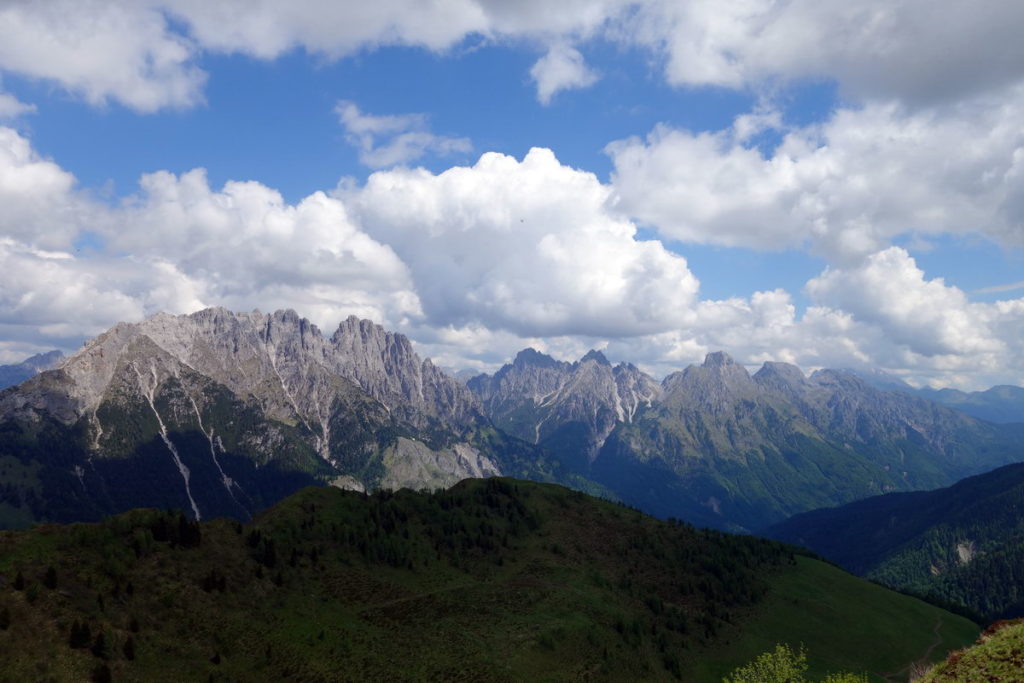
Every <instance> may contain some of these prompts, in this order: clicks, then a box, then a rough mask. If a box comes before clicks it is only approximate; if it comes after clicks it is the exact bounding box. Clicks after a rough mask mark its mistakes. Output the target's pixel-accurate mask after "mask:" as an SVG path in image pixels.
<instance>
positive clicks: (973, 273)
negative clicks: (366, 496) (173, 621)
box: [0, 0, 1024, 388]
mask: <svg viewBox="0 0 1024 683" xmlns="http://www.w3.org/2000/svg"><path fill="white" fill-rule="evenodd" d="M982 4H984V5H986V6H987V9H988V10H989V11H987V12H977V11H972V9H971V8H972V7H974V8H975V9H976V8H977V3H968V2H953V3H948V4H947V5H944V9H943V10H941V11H935V10H934V7H931V6H929V5H927V3H922V2H921V1H919V0H899V1H898V2H881V1H880V0H878V1H876V0H863V1H861V2H854V3H849V2H839V1H838V0H835V1H833V0H829V1H827V2H821V3H811V2H809V1H801V0H790V1H788V2H783V3H774V4H773V3H767V2H764V3H762V2H753V3H747V4H745V5H744V6H743V7H738V6H729V7H724V6H722V5H721V4H716V3H713V2H707V1H706V0H693V1H691V2H683V3H667V2H660V1H659V0H647V1H644V2H625V1H622V2H620V1H617V0H608V1H606V2H589V3H585V2H580V3H573V2H568V3H565V5H564V6H559V7H553V6H551V5H547V4H545V3H539V2H537V3H534V2H525V3H522V4H521V5H516V6H508V5H502V4H500V3H491V2H487V1H486V0H460V1H459V2H455V3H451V5H450V6H449V7H447V8H446V9H445V10H444V12H446V14H444V15H442V14H440V12H439V11H434V12H433V13H430V12H428V13H427V14H426V15H420V16H417V15H416V11H415V6H414V5H410V4H408V3H405V2H403V1H402V0H388V1H387V2H381V3H379V6H377V5H375V6H374V7H373V8H367V7H365V6H364V7H362V8H360V7H359V6H356V5H350V4H347V3H340V4H339V3H326V2H317V1H315V0H305V1H303V2H298V3H295V5H294V6H293V7H291V8H290V9H283V8H282V7H279V6H276V5H275V4H273V3H266V4H256V5H252V4H246V3H230V2H227V3H223V4H222V5H219V6H217V7H215V8H213V9H210V8H208V7H204V5H203V4H202V3H193V2H188V1H186V0H182V1H180V2H176V1H171V0H168V1H166V2H163V1H157V0H152V1H151V2H144V3H135V4H120V3H72V2H66V3H61V2H54V3H51V4H48V5H39V4H35V3H18V2H15V3H10V4H8V5H5V6H3V7H0V44H3V45H5V46H6V47H3V48H0V79H2V80H0V130H2V131H4V135H3V136H0V199H2V200H4V203H5V205H6V206H8V207H9V208H8V209H7V211H6V214H7V216H6V217H3V216H0V247H2V253H0V262H2V263H3V264H4V265H5V268H4V270H5V271H6V273H7V275H6V278H7V281H6V282H0V284H2V285H3V288H2V289H3V294H2V295H0V362H3V361H14V360H18V359H19V358H20V357H22V356H24V355H28V354H29V353H31V352H34V351H37V350H42V349H46V348H50V347H53V346H58V347H62V348H65V349H67V350H71V349H73V348H74V347H75V346H77V345H78V344H79V343H80V342H81V340H82V339H84V338H86V337H87V336H90V335H93V334H96V333H98V332H99V331H102V330H103V329H105V328H106V327H109V326H110V325H112V324H114V323H116V322H118V321H119V320H122V319H137V318H140V317H142V316H145V315H150V314H152V313H155V312H156V311H158V310H168V311H170V312H173V313H187V312H190V311H191V310H194V309H195V308H199V307H202V306H208V305H226V306H229V307H233V308H243V307H244V308H252V307H260V308H261V309H272V308H277V307H283V306H287V307H292V308H295V309H296V310H297V311H299V313H301V314H303V315H307V316H309V317H311V318H312V319H313V320H314V321H315V322H317V323H318V324H319V325H321V326H323V327H325V328H327V329H328V330H329V329H330V328H331V327H332V326H334V325H336V324H337V323H338V322H339V321H340V320H341V319H342V318H344V317H345V316H346V315H348V314H349V313H355V314H357V315H362V316H367V317H371V318H374V319H375V320H377V321H378V322H381V323H383V324H385V325H387V326H389V327H391V328H393V329H398V330H401V331H403V332H405V333H407V334H409V335H410V336H411V337H412V338H413V339H414V341H416V342H417V344H418V345H419V346H420V348H421V350H422V351H423V352H424V353H426V354H428V355H432V356H434V357H435V358H437V359H438V360H439V361H440V362H442V363H444V364H446V365H449V366H451V367H473V368H478V369H488V368H492V367H494V365H495V364H496V363H500V362H501V361H502V360H504V359H506V358H508V357H509V356H510V355H512V354H513V353H514V352H515V351H516V350H517V349H518V348H521V347H522V346H526V345H533V346H536V347H539V348H542V349H544V350H547V351H549V352H551V353H553V354H555V355H558V356H562V357H566V358H572V357H576V356H577V355H578V354H581V353H582V352H583V351H585V350H586V349H587V348H589V347H591V346H594V347H601V348H605V349H606V352H607V353H608V354H609V356H611V357H612V358H613V359H614V360H633V361H636V362H639V363H640V364H641V365H643V366H644V367H647V368H649V369H651V370H652V371H654V372H659V373H660V372H666V371H668V370H670V369H672V368H675V367H678V366H680V365H685V364H687V363H690V362H699V361H700V360H701V358H702V357H703V354H704V353H706V352H708V351H711V350H716V349H719V348H724V349H725V350H727V351H729V352H730V353H732V354H733V355H735V356H736V357H737V358H738V359H740V360H741V362H744V363H747V364H748V365H750V366H752V367H753V366H755V365H757V364H758V363H760V362H762V361H764V360H768V359H779V360H786V361H791V362H796V363H798V364H800V365H801V366H803V367H805V368H806V369H811V368H814V367H821V366H825V365H833V366H834V365H843V366H870V367H880V368H884V369H886V370H889V371H891V372H895V373H898V374H901V375H903V376H904V377H906V378H907V379H909V380H910V381H912V382H917V383H929V384H948V385H955V386H964V387H969V388H973V387H978V386H984V385H987V384H991V383H995V382H1010V383H1017V384H1020V383H1024V355H1022V352H1021V350H1020V345H1019V343H1018V339H1019V334H1020V332H1021V331H1024V298H1022V297H1024V285H1021V286H1020V287H1013V286H1012V285H1018V284H1020V283H1022V282H1024V250H1022V245H1024V228H1022V225H1024V223H1022V221H1024V133H1022V131H1021V130H1020V127H1019V125H1018V124H1017V122H1018V121H1020V120H1024V119H1021V118H1019V117H1018V116H1017V114H1018V113H1021V112H1020V110H1021V109H1024V93H1022V88H1024V86H1022V84H1021V81H1022V79H1024V48H1021V47H1020V46H1019V41H1017V40H1016V38H1014V37H1013V35H1012V32H1008V31H1007V29H1006V26H1008V25H1011V26H1012V25H1020V24H1019V20H1021V19H1024V16H1021V15H1022V11H1021V10H1020V9H1019V8H1018V6H1017V4H1016V3H1014V2H1009V1H1007V2H999V1H996V0H983V2H982ZM929 7H931V9H930V10H929V13H928V15H927V19H926V20H922V19H921V17H922V16H924V15H922V14H921V13H922V12H923V11H925V10H926V9H928V8H929ZM225 17H229V18H230V19H231V21H230V22H225ZM869 18H870V20H869ZM1014 22H1017V23H1016V24H1015V23H1014ZM47 45H49V46H51V49H49V50H48V51H46V52H45V53H44V52H40V50H41V49H42V48H41V47H40V46H47ZM53 45H60V46H61V47H60V48H56V49H53V48H52V46H53ZM865 46H874V48H875V49H872V48H871V47H865ZM343 111H347V112H348V113H347V114H343ZM532 148H541V149H542V150H549V152H547V153H545V154H539V153H538V154H529V152H530V150H531V149H532ZM4 166H6V168H4ZM196 169H205V171H197V170H196ZM246 181H249V182H246ZM517 219H518V220H517ZM3 277H5V276H0V278H3Z"/></svg>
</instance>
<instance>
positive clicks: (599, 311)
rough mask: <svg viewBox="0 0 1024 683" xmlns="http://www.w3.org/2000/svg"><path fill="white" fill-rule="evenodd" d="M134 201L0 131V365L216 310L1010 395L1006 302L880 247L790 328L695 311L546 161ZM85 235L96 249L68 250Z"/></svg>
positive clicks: (481, 343)
mask: <svg viewBox="0 0 1024 683" xmlns="http://www.w3.org/2000/svg"><path fill="white" fill-rule="evenodd" d="M25 178H35V179H36V180H35V181H33V182H19V181H20V180H23V179H25ZM140 185H141V190H140V192H139V193H138V194H137V195H135V196H133V197H131V198H129V199H128V200H126V201H125V202H124V203H123V204H120V205H117V206H108V205H101V204H98V203H94V202H92V201H90V200H88V199H87V198H83V197H82V196H80V195H78V194H77V192H76V190H75V182H74V178H73V177H72V176H71V175H70V174H68V173H67V172H66V171H64V170H63V169H61V168H60V167H59V166H58V165H57V164H55V163H54V162H52V161H48V160H44V159H41V158H40V157H39V156H38V154H37V153H36V152H35V151H34V150H33V149H32V147H31V145H30V144H29V142H28V141H27V140H26V139H25V138H23V137H21V136H19V135H18V134H17V133H15V132H13V131H11V130H10V129H4V128H0V196H2V199H3V201H4V203H5V205H6V206H9V207H14V208H12V209H11V211H14V210H15V209H16V210H17V211H18V212H19V214H18V215H21V216H23V217H24V219H25V220H26V221H28V222H29V223H31V224H32V225H34V226H35V227H36V229H34V230H29V229H26V228H24V227H23V226H22V225H21V223H20V222H19V221H10V220H5V221H0V335H2V336H3V337H4V339H5V340H6V341H5V342H4V344H3V345H0V354H3V356H0V357H3V358H8V357H9V356H10V355H11V354H13V353H16V352H19V351H21V350H24V351H25V355H28V353H29V352H30V351H31V352H34V351H37V350H42V349H45V348H48V347H51V346H60V347H63V348H65V349H66V350H70V349H71V348H73V347H74V346H76V345H77V344H78V343H79V342H80V341H81V339H82V338H83V337H85V336H91V335H94V334H96V333H98V332H100V331H101V330H103V329H105V328H106V327H109V326H110V325H113V324H114V323H115V322H117V321H119V320H138V319H140V318H141V317H143V316H145V315H149V314H152V313H154V312H156V311H159V310H166V311H169V312H173V313H183V312H188V311H192V310H195V309H197V308H200V307H202V306H206V305H226V306H229V307H231V308H234V309H236V310H246V309H251V308H254V307H260V308H263V309H273V308H278V307H291V308H295V309H296V310H298V311H300V312H301V313H302V314H303V315H306V316H308V317H310V318H312V319H313V320H314V321H315V322H317V324H319V325H320V326H321V327H324V328H327V329H329V328H330V327H332V326H333V325H335V324H336V323H337V322H338V321H339V320H340V319H342V318H344V317H345V316H347V315H349V314H351V313H355V314H357V315H361V316H364V317H369V318H372V319H374V320H376V321H378V322H381V323H382V324H384V325H386V326H388V327H390V328H392V329H398V330H401V331H405V332H407V333H409V334H410V335H411V336H412V337H413V338H414V339H415V340H417V341H418V342H419V344H420V348H421V350H422V351H424V352H425V353H427V354H429V355H433V356H435V357H436V358H437V359H438V361H439V362H441V363H443V364H445V365H449V366H455V367H466V366H469V367H473V368H476V369H493V368H494V367H495V366H496V365H498V364H500V363H501V362H502V361H503V360H505V359H506V358H508V357H511V356H512V355H513V354H514V353H515V351H516V350H518V349H519V348H522V347H524V346H534V347H535V348H539V349H541V350H544V351H546V352H549V353H552V354H553V355H555V356H556V357H561V358H578V357H579V356H580V355H582V353H583V352H585V350H586V349H588V348H591V347H594V348H603V349H605V350H606V352H607V353H608V355H609V357H610V358H612V359H621V360H630V361H633V362H638V363H640V364H642V365H643V366H644V367H646V368H648V369H650V370H652V371H654V372H658V373H662V374H663V373H666V372H669V371H671V370H674V369H678V368H679V367H681V366H684V365H686V364H688V363H691V362H699V361H700V360H701V359H702V358H703V355H704V354H705V353H707V352H708V351H713V350H717V349H725V350H727V351H729V352H730V353H731V354H733V355H734V356H735V357H736V358H737V359H738V360H740V361H741V362H744V363H748V364H756V363H759V362H761V361H763V360H769V359H772V360H785V361H789V362H795V363H797V364H799V365H801V366H803V367H805V368H808V369H810V368H814V367H822V366H830V367H844V366H880V367H882V368H885V369H889V370H896V371H899V372H900V373H902V374H903V376H905V377H907V378H908V379H916V380H918V381H921V382H929V383H933V384H939V385H943V384H946V385H948V384H956V385H960V386H964V387H966V388H978V387H980V386H984V385H986V384H989V385H990V384H994V383H997V382H1024V376H1022V375H1021V374H1020V368H1022V367H1024V351H1022V349H1021V348H1020V344H1019V339H1020V338H1021V336H1022V335H1024V299H1007V300H1003V301H996V302H992V303H979V302H972V301H971V300H970V299H969V297H967V296H966V295H965V294H964V293H963V292H962V291H961V290H959V289H957V288H955V287H951V286H949V285H947V284H946V283H945V282H943V281H942V280H941V279H938V278H934V277H932V278H929V277H927V276H926V274H925V273H924V272H922V270H921V269H920V268H919V267H918V266H917V264H916V263H915V262H914V260H913V257H912V256H911V255H910V254H909V253H908V252H907V251H906V250H904V249H901V248H885V249H881V250H878V251H875V252H871V253H868V254H866V255H864V256H863V257H862V258H860V259H857V260H852V261H849V262H847V263H839V264H835V265H832V266H831V267H828V268H826V269H825V270H824V271H823V272H822V273H821V274H820V275H819V276H817V277H816V278H813V279H812V280H811V281H810V282H809V283H808V285H807V293H808V295H809V296H810V298H811V300H812V305H811V306H810V307H808V308H807V309H806V310H805V311H804V312H803V313H802V314H799V313H798V311H797V307H796V305H795V304H794V302H793V300H792V297H791V295H790V293H788V292H786V291H783V290H772V291H764V292H754V293H753V294H751V295H750V296H749V297H735V298H730V299H725V300H718V301H714V300H701V299H700V298H699V297H698V283H697V280H696V278H695V277H694V276H693V275H692V274H691V273H690V271H689V269H688V267H687V263H686V260H685V259H684V258H683V257H681V256H679V255H677V254H674V253H672V252H670V251H668V250H667V249H666V248H665V247H664V246H663V245H662V244H661V243H660V242H658V241H655V240H647V241H643V240H639V239H638V238H637V233H636V227H635V225H634V224H633V223H632V222H631V221H630V220H629V219H628V218H627V217H625V216H624V215H622V214H620V213H619V212H618V210H617V209H616V208H615V206H614V196H613V192H612V188H611V187H610V186H608V185H605V184H602V183H601V182H599V181H598V179H597V178H596V177H595V176H594V175H592V174H589V173H585V172H582V171H579V170H576V169H573V168H571V167H568V166H566V165H564V164H562V163H560V162H559V161H558V159H557V158H555V156H554V154H553V153H551V152H550V151H549V150H543V149H537V150H533V151H531V152H530V153H529V154H528V155H527V156H526V157H525V158H523V159H522V160H517V159H515V158H512V157H508V156H504V155H500V154H493V153H492V154H485V155H483V156H482V157H481V158H480V160H479V161H478V162H477V163H476V164H475V165H473V166H470V167H456V168H452V169H449V170H448V171H445V172H443V173H439V174H432V173H429V172H427V171H425V170H422V169H417V170H411V169H405V168H401V169H396V170H390V171H381V172H378V173H375V174H373V175H372V176H371V177H370V179H369V180H368V181H367V183H366V184H365V186H362V187H358V186H351V187H347V188H346V189H345V190H343V191H339V192H338V193H336V195H335V196H329V195H326V194H324V193H320V192H317V193H313V194H311V195H309V196H308V197H306V198H305V199H303V200H301V201H299V202H297V203H295V204H290V203H288V202H286V201H284V199H283V198H282V197H281V195H280V194H279V193H278V192H277V191H275V190H273V189H272V188H269V187H266V186H265V185H262V184H261V183H258V182H252V181H250V182H229V183H226V184H225V185H224V186H223V187H221V188H219V189H215V188H211V187H210V185H209V182H208V181H207V178H206V175H205V173H204V172H203V171H202V170H201V169H197V170H193V171H190V172H188V173H184V174H181V175H175V174H171V173H168V172H157V173H153V174H149V175H146V176H144V177H143V178H142V180H141V182H140ZM43 190H45V192H44V191H43ZM542 190H543V191H542ZM69 213H71V214H75V215H77V216H79V218H78V219H77V220H72V221H68V222H65V221H64V218H65V217H66V216H67V215H68V214H69ZM12 215H13V214H12ZM6 216H7V214H5V217H6ZM83 216H85V217H87V220H86V219H83V218H82V217H83ZM47 226H56V227H59V228H60V229H59V230H55V231H54V235H53V236H48V235H47ZM86 229H89V230H94V231H96V232H97V233H99V234H100V235H101V236H102V242H103V246H102V247H100V248H97V249H96V250H93V251H90V252H87V253H84V254H82V253H76V251H75V249H74V246H73V245H74V244H75V242H76V240H77V239H78V238H79V237H80V236H81V234H82V231H84V230H86ZM11 360H16V358H12V359H11ZM1015 373H1016V374H1015Z"/></svg>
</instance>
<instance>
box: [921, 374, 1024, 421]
mask: <svg viewBox="0 0 1024 683" xmlns="http://www.w3.org/2000/svg"><path fill="white" fill-rule="evenodd" d="M918 395H919V396H923V397H924V398H927V399H928V400H931V401H935V402H936V403H941V404H942V405H944V406H948V407H950V408H955V409H956V410H959V411H960V412H962V413H967V414H968V415H972V416H974V417H976V418H979V419H981V420H988V421H989V422H999V423H1008V422H1018V423H1021V422H1024V387H1014V386H1010V385H1005V384H1004V385H1000V386H995V387H992V388H991V389H986V390H985V391H972V392H970V393H966V392H963V391H959V390H957V389H939V390H935V389H920V390H919V391H918Z"/></svg>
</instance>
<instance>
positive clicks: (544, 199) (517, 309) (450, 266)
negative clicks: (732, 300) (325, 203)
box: [345, 149, 697, 336]
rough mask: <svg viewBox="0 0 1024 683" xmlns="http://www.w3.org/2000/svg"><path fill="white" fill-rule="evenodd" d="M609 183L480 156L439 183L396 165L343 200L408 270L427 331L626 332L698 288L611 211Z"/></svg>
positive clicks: (542, 153)
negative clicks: (477, 326)
mask: <svg viewBox="0 0 1024 683" xmlns="http://www.w3.org/2000/svg"><path fill="white" fill-rule="evenodd" d="M608 197H609V189H608V187H606V186H604V185H602V184H601V183H600V182H599V181H598V180H597V178H596V177H595V176H594V175H593V174H590V173H584V172H582V171H577V170H575V169H572V168H569V167H567V166H563V165H561V164H560V163H559V162H558V160H557V159H556V158H555V156H554V154H552V153H551V152H550V151H549V150H546V149H533V150H531V151H530V153H529V154H527V155H526V157H525V158H524V159H523V160H522V161H521V162H520V161H517V160H516V159H514V158H512V157H508V156H504V155H501V154H496V153H489V154H484V155H483V156H482V157H480V160H479V161H478V162H477V163H476V165H474V166H472V167H456V168H451V169H449V170H447V171H445V172H444V173H441V174H439V175H433V174H431V173H429V172H427V171H425V170H422V169H419V170H406V169H400V170H395V171H388V172H379V173H375V174H373V175H371V176H370V178H369V179H368V180H367V183H366V186H365V188H363V189H361V190H359V191H358V192H355V193H352V194H349V195H346V196H345V200H346V201H347V202H351V203H352V205H353V207H354V208H355V211H356V215H357V217H358V219H359V221H360V223H361V225H362V226H363V228H364V229H365V230H366V231H367V232H368V233H369V234H370V235H372V236H373V237H374V238H375V239H378V240H380V241H382V242H384V243H386V244H390V245H391V246H392V247H393V248H394V249H395V251H396V253H397V254H398V255H399V257H401V258H402V259H403V260H404V261H405V262H406V263H407V264H408V266H409V269H410V271H411V273H412V277H413V280H414V282H415V285H416V290H417V292H418V293H419V295H420V298H421V300H422V302H423V307H424V313H425V314H426V316H427V318H428V319H429V320H430V322H431V324H433V325H454V326H456V327H461V326H464V325H467V324H471V323H480V324H483V325H485V326H487V327H490V328H495V329H504V330H511V331H514V332H516V333H518V334H522V335H526V336H536V335H562V334H584V335H588V334H589V335H595V334H616V335H619V334H624V335H635V334H644V333H648V332H652V331H658V330H662V329H665V328H667V327H670V326H672V325H673V324H676V323H677V322H678V321H679V320H681V315H682V312H683V311H685V309H686V308H687V307H688V306H689V305H690V304H691V302H692V301H693V299H694V297H695V294H696V291H697V281H696V279H695V278H694V277H693V275H692V274H691V273H690V272H689V270H688V269H687V267H686V261H685V260H684V259H683V258H681V257H679V256H676V255H674V254H672V253H670V252H669V251H667V250H666V249H665V248H664V247H663V246H662V245H661V244H660V243H659V242H640V241H637V240H636V229H635V226H634V225H633V224H632V223H631V222H629V221H628V220H626V219H625V218H623V217H621V216H619V215H617V214H615V213H613V212H611V211H610V210H609V207H608V204H607V201H608Z"/></svg>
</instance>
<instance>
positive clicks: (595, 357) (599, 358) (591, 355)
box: [580, 349, 612, 367]
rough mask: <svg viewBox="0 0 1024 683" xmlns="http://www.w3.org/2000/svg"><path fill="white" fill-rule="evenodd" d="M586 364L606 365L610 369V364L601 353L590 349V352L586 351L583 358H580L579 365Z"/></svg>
mask: <svg viewBox="0 0 1024 683" xmlns="http://www.w3.org/2000/svg"><path fill="white" fill-rule="evenodd" d="M587 362H594V363H597V364H599V365H607V366H608V367H611V365H612V364H611V363H609V362H608V359H607V358H605V355H604V354H603V353H601V352H600V351H597V350H595V349H591V350H589V351H587V353H586V354H585V355H584V356H583V358H580V363H581V364H582V363H587Z"/></svg>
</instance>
